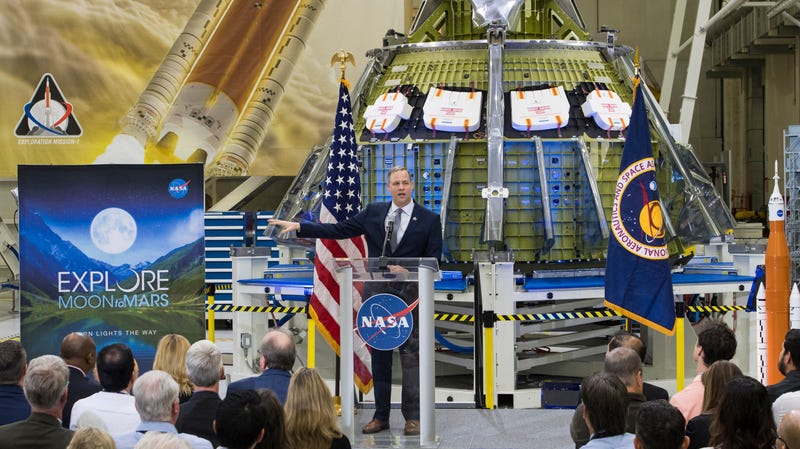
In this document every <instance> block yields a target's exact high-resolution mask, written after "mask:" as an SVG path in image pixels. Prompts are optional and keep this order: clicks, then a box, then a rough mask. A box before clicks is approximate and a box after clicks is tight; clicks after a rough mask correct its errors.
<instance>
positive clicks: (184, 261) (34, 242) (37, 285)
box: [20, 213, 205, 364]
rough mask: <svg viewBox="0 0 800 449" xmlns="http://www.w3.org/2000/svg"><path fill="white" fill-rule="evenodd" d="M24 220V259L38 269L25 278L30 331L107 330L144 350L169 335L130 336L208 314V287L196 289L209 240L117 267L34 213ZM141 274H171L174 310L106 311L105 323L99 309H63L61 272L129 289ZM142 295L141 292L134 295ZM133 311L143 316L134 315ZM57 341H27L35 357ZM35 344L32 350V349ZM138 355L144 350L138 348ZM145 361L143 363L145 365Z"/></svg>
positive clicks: (185, 325) (183, 325) (178, 326)
mask: <svg viewBox="0 0 800 449" xmlns="http://www.w3.org/2000/svg"><path fill="white" fill-rule="evenodd" d="M24 221H25V228H24V235H23V237H22V241H23V248H24V256H23V257H24V258H25V260H26V264H29V266H30V267H36V268H35V269H33V270H29V271H27V272H26V273H25V276H24V277H22V278H21V280H20V281H21V288H20V294H21V298H22V301H21V302H22V305H23V307H22V308H21V313H22V315H23V319H24V320H26V323H28V324H29V328H30V329H33V330H34V331H38V332H42V331H43V330H45V329H46V330H47V333H53V334H54V335H66V334H67V333H69V332H73V331H84V332H86V331H102V332H105V333H108V334H109V335H111V336H113V337H114V338H110V339H108V340H109V342H112V341H113V342H124V343H126V344H128V345H129V346H131V348H138V349H140V350H141V349H146V348H147V347H152V348H155V345H156V343H157V342H158V339H160V338H161V336H163V332H158V333H157V334H150V335H135V336H132V335H128V333H127V330H131V329H156V328H159V327H163V324H164V322H165V321H168V322H169V323H170V327H172V328H174V329H175V331H176V332H182V330H183V329H192V328H196V327H197V326H196V322H197V320H198V319H201V317H202V316H203V305H204V303H205V299H204V298H205V296H204V292H203V291H202V288H201V289H200V290H198V289H197V287H196V286H197V285H204V284H203V279H204V276H205V275H204V272H205V267H204V262H203V254H204V242H203V239H202V238H200V239H198V240H196V241H194V242H192V243H189V244H186V245H184V246H181V247H179V248H175V249H173V250H171V251H169V252H168V253H166V254H164V255H163V256H162V257H159V258H158V259H157V260H155V261H154V262H152V263H150V262H141V263H139V264H136V265H135V266H131V265H129V264H123V265H120V266H112V265H110V264H108V263H106V262H103V261H99V260H96V259H93V258H90V257H88V256H87V255H86V254H84V253H83V251H81V250H80V249H78V248H77V247H76V246H75V245H73V244H72V243H70V242H69V241H65V240H63V239H62V238H61V237H60V236H59V235H57V234H56V233H55V232H53V231H52V230H51V229H50V227H49V226H48V225H47V224H46V223H45V222H44V221H43V220H42V218H41V217H40V216H39V215H38V214H35V213H30V214H28V215H26V216H25V217H24ZM25 242H27V243H25ZM165 250H166V248H165ZM132 270H133V271H132ZM141 270H150V271H158V270H166V272H167V273H168V276H169V293H168V294H169V306H168V307H164V308H162V307H158V308H156V307H139V308H138V310H136V309H137V308H132V307H121V308H113V309H103V314H102V319H101V318H100V317H99V316H98V311H97V309H95V308H91V307H85V308H70V309H65V310H57V307H58V302H59V296H66V295H68V293H59V291H58V273H59V272H70V273H73V272H74V273H85V272H91V271H97V272H103V273H105V272H107V273H108V279H107V283H108V285H112V286H114V285H116V284H117V283H119V285H122V286H126V285H131V284H132V283H133V282H134V281H132V280H131V279H133V276H135V275H134V274H133V273H134V272H141ZM136 293H139V292H134V293H133V294H136ZM75 294H76V295H79V294H81V295H84V296H89V295H90V294H94V295H98V296H101V297H102V296H103V295H106V296H111V295H117V296H121V295H122V293H120V291H115V292H106V291H103V289H95V291H93V292H92V293H87V292H76V293H75ZM129 296H130V295H129ZM131 310H133V311H134V312H141V313H131ZM201 329H202V327H201ZM113 330H120V331H122V332H123V333H124V334H125V335H122V336H120V335H116V334H114V333H112V332H110V331H113ZM185 336H186V337H187V338H190V341H194V340H196V339H199V338H202V337H203V336H202V335H197V336H194V335H185ZM102 337H103V335H102V334H100V335H98V334H95V336H94V338H95V340H96V341H97V342H98V348H100V347H102V346H103V345H102V344H101V342H102V341H103V340H106V339H104V338H102ZM192 338H193V339H192ZM52 341H53V340H50V339H30V340H26V349H27V350H28V353H29V354H34V355H32V356H31V357H35V356H36V355H40V354H48V353H52V351H53V350H54V349H53V348H52V347H49V346H47V345H51V344H52ZM29 342H30V343H31V345H32V346H31V347H28V346H27V345H28V343H29ZM134 352H141V351H136V350H135V349H134ZM143 352H147V351H143ZM141 363H142V361H140V364H141Z"/></svg>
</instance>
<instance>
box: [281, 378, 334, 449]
mask: <svg viewBox="0 0 800 449" xmlns="http://www.w3.org/2000/svg"><path fill="white" fill-rule="evenodd" d="M284 407H285V408H286V437H287V438H288V439H289V444H290V445H291V446H292V447H307V448H315V449H316V448H327V447H330V444H331V441H332V440H333V439H334V438H339V437H341V436H342V431H341V430H340V429H339V424H338V421H337V419H336V410H335V408H334V405H333V397H332V396H331V391H330V390H329V389H328V386H327V385H325V381H323V380H322V377H320V375H319V373H318V372H317V370H315V369H313V368H300V369H298V370H297V371H295V372H294V374H293V375H292V380H291V381H290V382H289V392H288V394H287V395H286V404H285V405H284Z"/></svg>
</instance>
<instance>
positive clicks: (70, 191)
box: [19, 164, 205, 371]
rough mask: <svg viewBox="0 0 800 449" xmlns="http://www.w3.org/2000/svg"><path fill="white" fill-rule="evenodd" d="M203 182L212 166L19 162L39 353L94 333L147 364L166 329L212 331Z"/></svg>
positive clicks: (29, 343) (25, 281)
mask: <svg viewBox="0 0 800 449" xmlns="http://www.w3.org/2000/svg"><path fill="white" fill-rule="evenodd" d="M202 180H203V166H202V164H174V165H83V166H80V165H73V166H44V165H22V166H20V167H19V201H20V207H19V210H20V220H19V236H20V312H21V318H20V328H21V329H20V331H21V332H20V333H21V338H22V340H23V341H24V342H25V348H26V350H27V351H28V356H29V357H30V358H33V357H36V356H39V355H42V354H52V353H53V351H54V350H58V342H60V341H61V339H62V338H63V337H64V336H65V335H67V334H68V333H70V332H85V333H87V334H89V335H90V336H92V337H93V338H94V340H95V342H96V344H97V347H98V349H99V348H102V347H103V346H106V345H108V344H110V343H117V342H119V343H125V344H126V345H128V346H130V348H131V349H132V350H133V353H134V354H135V355H136V359H137V360H138V362H139V366H140V369H141V370H142V371H146V370H148V369H150V366H151V365H152V361H153V357H154V355H155V349H156V346H157V343H158V340H159V339H160V338H161V337H162V336H164V335H165V334H168V333H172V332H180V333H181V334H182V335H184V336H185V337H186V338H188V339H189V341H196V340H199V339H201V338H203V337H204V336H205V328H204V318H205V313H204V312H205V295H204V287H205V276H204V274H205V266H204V262H203V253H204V237H205V232H204V227H203V225H204V218H203V211H204V208H203V201H204V196H205V195H204V191H203V182H202ZM192 181H195V182H192ZM54 345H55V346H54Z"/></svg>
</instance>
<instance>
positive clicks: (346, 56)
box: [331, 49, 356, 416]
mask: <svg viewBox="0 0 800 449" xmlns="http://www.w3.org/2000/svg"><path fill="white" fill-rule="evenodd" d="M348 62H349V63H350V64H352V65H354V66H355V65H356V60H355V58H354V57H353V54H352V53H350V52H349V51H345V50H344V49H340V50H339V51H337V52H336V53H334V54H333V56H332V57H331V67H333V66H334V65H336V63H339V83H341V84H344V85H345V87H347V88H348V90H349V89H350V82H348V81H347V78H346V77H345V71H346V70H347V63H348ZM349 303H350V304H351V305H352V299H351V301H349ZM350 309H351V310H352V306H351V307H350ZM340 343H341V342H340ZM339 348H340V349H339V351H340V354H339V355H337V356H336V369H335V371H336V374H335V376H334V379H335V384H334V396H333V404H334V407H335V408H336V415H337V416H342V395H341V384H340V379H341V375H340V374H341V357H342V356H341V352H342V346H339ZM351 349H352V348H351ZM352 356H353V354H352V351H351V354H350V357H352ZM351 371H352V369H351ZM348 396H349V395H348ZM347 407H348V408H349V409H351V410H353V409H354V407H352V406H351V405H350V404H348V406H347Z"/></svg>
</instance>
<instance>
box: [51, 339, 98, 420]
mask: <svg viewBox="0 0 800 449" xmlns="http://www.w3.org/2000/svg"><path fill="white" fill-rule="evenodd" d="M61 358H62V359H63V360H64V362H65V363H66V364H67V368H69V391H67V403H66V404H64V411H63V412H62V414H61V425H62V426H64V427H66V428H67V429H69V420H70V419H71V417H72V406H73V405H75V402H77V401H78V400H80V399H83V398H88V397H89V396H91V395H93V394H95V393H97V392H98V391H100V390H102V389H103V387H102V386H100V383H99V382H97V381H96V380H94V378H93V377H92V372H93V371H94V367H95V365H96V364H97V346H95V344H94V340H92V337H90V336H88V335H86V334H84V333H81V332H72V333H71V334H67V336H66V337H64V339H63V340H61Z"/></svg>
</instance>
